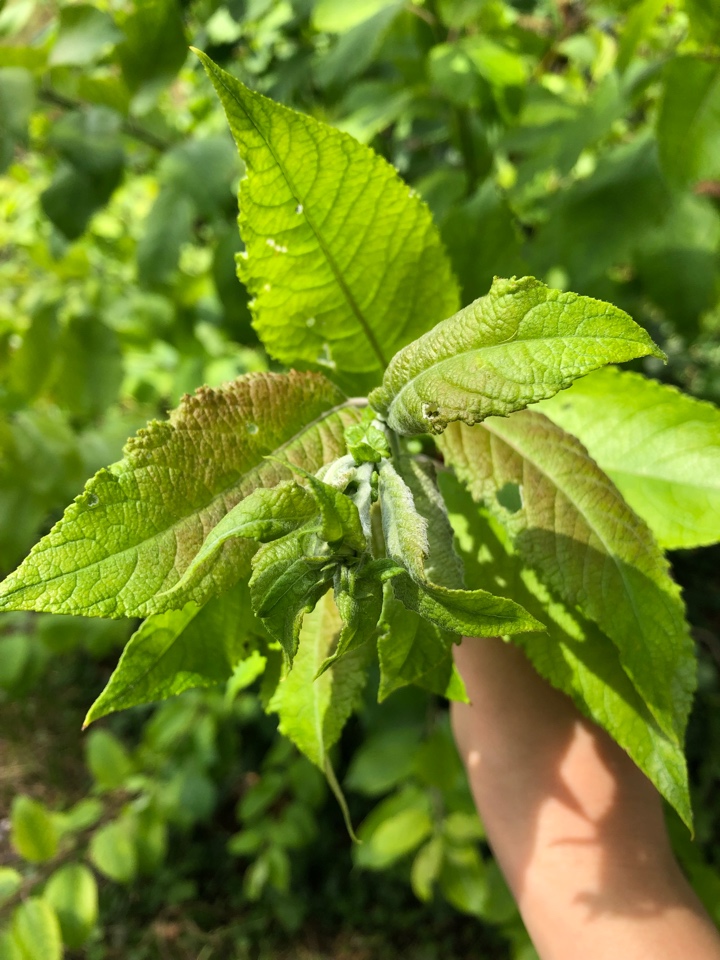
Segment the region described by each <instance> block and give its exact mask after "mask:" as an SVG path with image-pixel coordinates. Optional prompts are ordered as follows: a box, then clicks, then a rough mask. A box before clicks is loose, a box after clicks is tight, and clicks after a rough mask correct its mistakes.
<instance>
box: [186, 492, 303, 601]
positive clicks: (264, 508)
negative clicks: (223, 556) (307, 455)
mask: <svg viewBox="0 0 720 960" xmlns="http://www.w3.org/2000/svg"><path fill="white" fill-rule="evenodd" d="M316 513H317V505H316V503H315V501H314V499H313V498H312V497H311V496H310V494H309V493H308V492H307V490H305V488H304V487H301V486H300V485H299V484H298V483H295V482H294V481H292V480H289V481H286V482H285V483H279V484H278V485H277V486H276V487H270V488H269V489H268V488H267V487H258V489H257V490H253V492H252V493H251V494H249V495H248V496H247V497H245V499H244V500H241V501H240V503H237V504H236V505H235V506H234V507H233V508H232V510H229V511H228V513H226V514H225V516H224V517H223V518H222V520H221V521H220V523H218V524H217V525H216V526H215V527H213V528H212V530H211V531H210V533H209V534H208V536H207V539H206V540H205V542H204V543H203V545H202V547H201V548H200V549H199V550H198V552H197V554H196V555H195V559H194V560H193V561H192V563H191V564H190V565H189V566H188V568H187V570H186V571H185V573H184V574H183V575H182V577H181V578H180V579H179V580H178V582H177V583H176V584H175V586H174V587H173V588H172V590H171V591H168V593H174V594H177V593H179V592H180V591H187V588H188V586H189V585H190V584H192V583H193V582H196V581H197V579H198V576H199V574H200V572H201V571H202V569H203V568H204V567H205V566H206V565H207V563H208V562H209V561H210V560H211V559H212V558H213V557H214V556H215V554H216V553H217V552H218V550H220V548H221V547H222V545H223V544H224V543H227V541H228V540H234V539H240V540H242V539H246V540H247V539H250V540H259V541H260V542H261V543H267V542H269V541H272V540H278V539H279V538H280V537H284V536H286V535H287V534H289V533H293V532H294V531H295V530H297V529H298V528H299V527H302V526H303V525H305V524H307V523H308V521H310V520H311V519H312V518H313V517H314V516H315V515H316Z"/></svg>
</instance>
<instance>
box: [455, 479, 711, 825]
mask: <svg viewBox="0 0 720 960" xmlns="http://www.w3.org/2000/svg"><path fill="white" fill-rule="evenodd" d="M441 486H442V491H443V495H444V497H445V499H446V502H447V503H448V506H449V508H450V517H451V520H452V522H453V526H454V528H455V532H456V534H457V538H458V546H459V548H460V551H461V553H462V556H463V559H464V561H465V567H466V573H467V577H468V579H469V580H470V581H471V582H472V583H473V584H477V585H478V586H482V587H484V588H485V589H488V590H493V591H497V592H505V593H506V594H508V595H512V596H513V597H515V598H516V599H517V600H520V601H521V602H522V603H523V605H524V606H525V607H527V609H528V610H530V611H531V612H532V613H534V614H535V615H536V616H537V617H538V618H540V617H542V619H543V620H544V621H545V623H546V624H547V628H546V632H543V633H529V634H524V635H520V636H518V637H517V638H515V642H516V643H519V644H520V645H521V646H522V647H523V649H524V651H525V653H526V655H527V657H528V658H529V659H530V661H531V662H532V663H533V665H534V666H535V668H536V669H537V671H538V672H539V673H540V674H542V676H544V677H546V679H548V680H549V681H550V683H552V684H553V686H555V687H557V688H558V689H559V690H562V691H563V692H564V693H567V694H568V695H569V696H570V697H572V699H573V700H574V701H575V703H576V705H577V706H578V708H579V709H580V710H581V711H582V713H584V714H585V715H586V716H588V717H590V718H591V719H592V720H594V721H595V722H596V723H597V724H599V725H600V726H601V727H603V728H604V729H605V730H607V732H608V733H609V734H610V736H611V737H613V738H614V739H615V740H616V741H617V743H618V744H619V745H620V746H621V747H622V748H623V749H624V750H625V751H626V752H627V753H628V754H629V755H630V757H631V758H632V759H633V760H634V762H635V763H636V764H637V765H638V767H640V769H641V770H642V771H643V773H645V775H646V776H647V777H648V778H649V779H650V780H651V781H652V782H653V783H654V784H655V786H656V787H657V789H658V790H659V791H660V793H661V794H662V795H663V796H664V797H665V798H666V800H668V802H669V803H670V804H672V806H673V807H675V809H676V810H677V811H678V813H679V814H680V816H681V817H682V819H683V820H684V821H685V823H686V824H687V825H688V826H689V827H690V828H692V812H691V808H690V797H689V792H688V780H687V767H686V764H685V757H684V755H683V751H682V747H681V746H680V745H678V744H677V743H675V742H674V741H673V739H672V738H671V737H669V736H668V735H667V734H665V733H664V732H663V731H662V730H661V729H660V727H659V726H658V724H657V723H656V722H655V720H654V718H653V716H652V714H651V713H650V711H649V710H648V708H647V706H646V705H645V703H644V702H643V699H642V697H641V696H640V694H639V693H638V692H637V690H636V689H635V687H634V686H633V684H632V682H631V680H630V679H629V677H628V676H627V674H626V673H625V671H624V669H623V667H622V665H621V663H620V657H619V654H618V651H617V648H616V647H615V646H614V644H613V643H612V641H611V640H610V639H609V638H608V637H606V636H605V635H604V634H603V633H602V632H601V631H600V630H599V628H598V627H597V626H596V625H595V624H594V623H592V622H591V621H589V620H586V619H585V618H584V617H582V616H581V615H580V614H579V613H578V611H577V610H572V609H570V608H569V607H568V606H566V605H565V604H563V603H562V602H561V601H560V600H559V598H558V597H557V596H556V595H554V594H552V593H551V592H550V591H548V589H547V588H546V587H545V586H543V584H541V583H540V581H539V579H538V577H537V575H536V574H535V573H534V571H532V570H530V569H529V568H528V567H527V566H526V565H525V564H524V563H523V562H522V561H521V559H520V557H519V556H518V555H517V554H515V553H514V552H513V549H512V546H511V545H510V542H509V538H508V535H507V532H506V531H505V530H504V529H503V527H502V526H501V525H500V524H499V523H498V522H497V521H495V520H494V519H492V518H491V517H490V516H488V514H487V513H486V512H485V511H483V510H480V509H478V508H475V509H473V504H472V500H471V497H470V495H469V493H468V492H467V490H464V489H463V488H462V487H461V485H460V483H459V482H458V481H457V480H456V479H455V478H454V477H453V476H452V475H450V474H445V475H443V477H442V478H441Z"/></svg>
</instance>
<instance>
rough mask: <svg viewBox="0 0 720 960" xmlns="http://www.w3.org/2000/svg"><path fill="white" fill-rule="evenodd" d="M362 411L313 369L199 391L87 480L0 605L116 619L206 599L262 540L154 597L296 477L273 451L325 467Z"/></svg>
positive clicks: (231, 578)
mask: <svg viewBox="0 0 720 960" xmlns="http://www.w3.org/2000/svg"><path fill="white" fill-rule="evenodd" d="M358 417H359V413H358V411H357V410H356V409H355V408H353V407H349V406H343V397H342V394H340V392H339V391H338V390H337V388H335V387H334V386H333V385H332V384H331V383H330V382H329V381H327V380H326V379H325V378H324V377H321V376H318V375H316V374H301V373H290V374H287V375H284V374H250V375H247V376H245V377H240V378H239V379H238V380H236V381H234V382H233V383H231V384H229V385H228V386H226V387H223V388H221V389H219V390H210V389H208V388H205V387H203V388H201V389H200V390H198V391H197V393H196V394H195V395H194V396H191V397H187V398H186V399H185V400H184V401H183V403H182V404H181V405H180V406H179V407H178V409H177V410H176V411H174V413H173V414H171V416H170V419H169V421H167V422H165V423H158V422H154V423H151V424H150V425H149V426H148V427H147V428H145V429H144V430H141V431H140V433H139V434H138V435H137V437H135V438H134V439H131V440H130V441H129V442H128V444H127V446H126V448H125V457H124V459H123V460H121V461H120V462H119V463H117V464H114V465H113V466H111V467H109V468H107V469H103V470H101V471H100V472H99V473H98V474H97V475H96V476H95V477H94V478H93V479H92V480H90V481H89V483H88V484H87V486H86V488H85V491H84V493H83V494H82V495H81V496H79V497H78V498H77V499H76V500H75V502H74V503H72V504H71V505H70V507H68V509H67V510H66V512H65V515H64V517H63V518H62V520H61V521H60V522H59V523H57V524H56V525H55V527H53V529H52V530H51V532H50V533H49V534H48V535H47V536H46V537H44V538H43V539H42V540H41V541H40V543H38V544H37V545H36V546H35V547H34V548H33V550H32V552H31V553H30V555H29V556H28V558H27V559H26V560H25V562H24V563H23V564H22V565H21V566H20V568H19V569H18V570H17V571H16V572H15V573H14V574H12V575H11V576H10V577H8V579H7V580H6V581H5V582H4V583H3V584H2V587H0V609H5V610H41V611H42V610H48V611H53V612H55V613H74V614H82V615H83V616H99V617H120V616H147V615H149V614H150V613H155V612H159V611H161V610H163V609H168V608H171V607H180V606H182V605H184V603H185V602H187V601H188V600H194V601H195V602H197V603H203V602H204V601H205V600H206V599H207V597H208V596H209V595H210V594H211V593H212V592H215V591H220V590H222V589H225V588H227V587H228V586H230V585H231V584H232V583H234V582H235V581H236V580H237V579H239V578H240V577H241V576H243V575H247V573H248V572H249V561H250V557H251V555H252V553H253V551H254V550H255V548H256V547H255V544H254V543H251V542H248V541H242V540H234V541H228V542H227V543H226V544H224V545H223V548H222V550H221V551H220V552H219V553H218V554H217V555H216V557H215V560H214V562H213V563H212V564H210V565H209V568H208V569H207V570H206V572H205V573H204V575H203V577H202V579H201V580H200V581H199V582H198V583H197V584H196V585H194V586H193V588H192V589H191V590H189V591H188V593H187V594H186V595H184V596H183V595H182V594H181V593H180V594H178V595H172V596H170V597H158V596H157V595H158V594H160V593H163V592H164V591H168V590H170V589H171V588H172V587H173V586H174V585H175V583H177V581H178V580H179V579H180V577H181V576H182V574H183V573H184V571H185V570H186V569H187V567H188V566H189V564H190V563H191V561H192V559H193V558H194V556H195V555H196V553H197V552H198V550H199V549H200V547H201V546H202V543H203V541H204V540H205V537H206V535H207V533H208V532H209V531H210V530H211V529H212V528H213V527H214V526H215V525H216V524H217V523H218V522H219V521H220V520H221V519H222V518H223V517H224V516H225V514H226V513H227V512H228V511H229V510H231V509H232V508H233V507H234V506H235V505H236V504H237V503H238V502H239V501H240V500H242V499H243V498H244V497H246V496H247V495H248V494H249V493H251V492H252V491H253V490H255V489H256V488H257V487H260V486H266V487H271V486H274V485H275V484H276V483H278V482H279V481H281V480H287V479H289V477H290V476H291V474H290V472H289V470H288V469H286V468H284V467H282V466H281V465H280V464H278V463H276V462H274V461H268V460H266V459H264V458H265V457H266V456H267V455H268V454H271V453H272V454H274V455H275V456H276V457H280V458H282V459H285V460H287V461H288V462H289V463H293V464H297V465H299V466H301V467H305V468H307V469H309V470H317V469H318V468H319V467H320V466H321V465H322V464H323V463H326V462H328V461H330V460H333V459H334V458H335V457H337V456H339V455H340V454H342V453H344V449H345V446H344V439H343V430H344V428H345V427H346V426H348V425H349V424H350V423H353V422H354V421H356V420H357V419H358Z"/></svg>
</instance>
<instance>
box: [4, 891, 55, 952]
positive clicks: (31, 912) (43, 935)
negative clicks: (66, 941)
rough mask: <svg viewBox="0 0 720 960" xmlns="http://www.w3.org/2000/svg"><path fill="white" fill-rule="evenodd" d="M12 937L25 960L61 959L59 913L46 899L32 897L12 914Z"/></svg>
mask: <svg viewBox="0 0 720 960" xmlns="http://www.w3.org/2000/svg"><path fill="white" fill-rule="evenodd" d="M12 935H13V939H14V940H15V942H16V944H17V945H18V947H19V948H20V954H21V955H22V958H23V960H62V955H63V948H62V937H61V934H60V924H59V923H58V918H57V914H56V913H55V911H54V910H53V908H52V907H51V906H50V904H49V903H46V902H45V901H44V900H41V899H40V898H39V897H30V898H29V899H28V900H25V902H24V903H21V904H20V906H19V907H18V908H17V910H16V911H15V913H14V914H13V923H12Z"/></svg>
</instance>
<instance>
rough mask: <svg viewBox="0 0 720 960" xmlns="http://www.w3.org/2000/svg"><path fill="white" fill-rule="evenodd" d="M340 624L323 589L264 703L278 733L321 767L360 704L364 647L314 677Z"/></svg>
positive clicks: (331, 648) (332, 643) (364, 663)
mask: <svg viewBox="0 0 720 960" xmlns="http://www.w3.org/2000/svg"><path fill="white" fill-rule="evenodd" d="M341 627H342V623H341V620H340V614H339V613H338V610H337V607H336V606H335V603H334V601H333V598H332V593H330V592H327V593H326V594H325V595H324V596H323V597H322V598H321V599H320V600H319V601H318V603H317V606H316V607H315V609H314V610H313V611H312V612H311V613H308V614H307V615H306V617H305V619H304V622H303V624H302V630H301V631H300V642H299V647H298V651H297V655H296V656H295V660H294V662H293V666H292V669H291V670H290V672H289V673H288V674H287V676H286V677H285V678H284V679H283V680H281V681H280V684H279V685H278V688H277V690H276V692H275V694H274V696H273V698H272V699H271V701H270V703H269V705H268V712H270V713H277V714H278V716H279V719H280V732H281V733H282V734H284V735H285V736H286V737H288V738H289V739H290V740H292V742H293V743H294V744H295V746H296V747H297V748H298V749H299V750H301V751H302V752H303V753H304V754H305V756H306V757H308V759H310V760H312V762H313V763H314V764H315V765H316V766H317V767H319V768H320V769H321V770H323V771H326V770H327V767H328V752H329V750H330V749H331V747H332V746H333V745H334V744H335V743H337V741H338V740H339V738H340V734H341V733H342V729H343V727H344V726H345V723H346V721H347V720H348V718H349V717H350V715H351V714H352V713H353V711H354V710H355V709H356V708H357V707H358V705H359V701H360V698H361V695H362V691H363V688H364V686H365V682H366V679H367V669H366V668H367V657H366V651H365V650H364V649H360V650H355V651H353V652H351V653H348V654H347V655H346V656H344V657H343V658H342V660H340V661H339V662H338V663H336V664H335V665H334V667H333V669H332V670H328V671H327V672H326V673H323V674H322V676H320V677H317V679H315V677H316V676H317V673H318V670H319V669H320V667H321V666H322V664H323V663H324V661H325V660H327V658H328V657H329V656H330V655H331V654H332V651H333V648H334V646H335V644H336V642H337V639H338V635H339V633H340V630H341Z"/></svg>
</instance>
